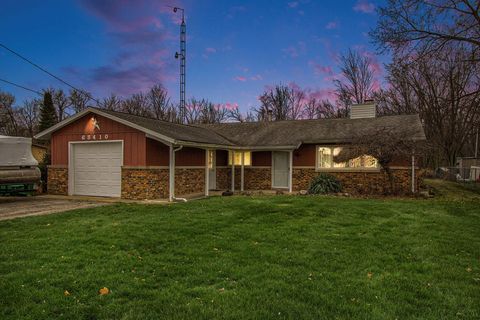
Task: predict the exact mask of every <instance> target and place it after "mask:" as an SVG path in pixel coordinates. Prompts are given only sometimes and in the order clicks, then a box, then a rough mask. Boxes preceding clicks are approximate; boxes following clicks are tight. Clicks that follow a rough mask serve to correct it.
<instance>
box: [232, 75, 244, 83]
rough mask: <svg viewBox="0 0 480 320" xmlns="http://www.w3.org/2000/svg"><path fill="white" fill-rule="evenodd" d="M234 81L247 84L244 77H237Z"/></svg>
mask: <svg viewBox="0 0 480 320" xmlns="http://www.w3.org/2000/svg"><path fill="white" fill-rule="evenodd" d="M233 80H235V81H241V82H245V81H247V78H246V77H244V76H236V77H235V78H233Z"/></svg>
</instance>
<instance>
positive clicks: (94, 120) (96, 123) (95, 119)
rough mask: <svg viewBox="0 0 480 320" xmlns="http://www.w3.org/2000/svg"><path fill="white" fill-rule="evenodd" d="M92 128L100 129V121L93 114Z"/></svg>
mask: <svg viewBox="0 0 480 320" xmlns="http://www.w3.org/2000/svg"><path fill="white" fill-rule="evenodd" d="M92 123H93V128H94V129H97V130H100V123H99V122H98V120H97V118H96V117H95V116H93V117H92Z"/></svg>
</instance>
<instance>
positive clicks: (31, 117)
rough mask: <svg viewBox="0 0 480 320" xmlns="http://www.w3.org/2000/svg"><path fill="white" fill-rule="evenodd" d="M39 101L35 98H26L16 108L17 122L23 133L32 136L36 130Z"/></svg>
mask: <svg viewBox="0 0 480 320" xmlns="http://www.w3.org/2000/svg"><path fill="white" fill-rule="evenodd" d="M41 103H42V102H41V101H39V100H37V99H32V100H26V101H25V102H24V103H23V106H22V107H20V108H19V109H18V110H17V118H18V123H19V125H20V127H21V128H22V130H23V131H24V134H23V135H25V136H28V137H33V136H34V135H35V134H36V133H37V132H38V120H39V117H40V104H41Z"/></svg>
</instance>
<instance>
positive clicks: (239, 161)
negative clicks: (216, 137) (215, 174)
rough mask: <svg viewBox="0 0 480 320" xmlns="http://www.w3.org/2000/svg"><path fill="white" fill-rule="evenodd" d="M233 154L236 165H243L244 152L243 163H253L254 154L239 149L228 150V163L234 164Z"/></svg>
mask: <svg viewBox="0 0 480 320" xmlns="http://www.w3.org/2000/svg"><path fill="white" fill-rule="evenodd" d="M232 154H233V157H234V163H235V165H236V166H241V165H242V154H244V159H243V165H244V166H250V165H252V154H251V152H250V151H244V152H239V151H228V165H229V166H231V165H232Z"/></svg>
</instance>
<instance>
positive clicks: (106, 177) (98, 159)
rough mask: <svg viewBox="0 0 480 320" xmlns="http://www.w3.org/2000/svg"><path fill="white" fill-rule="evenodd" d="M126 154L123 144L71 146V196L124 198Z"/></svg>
mask: <svg viewBox="0 0 480 320" xmlns="http://www.w3.org/2000/svg"><path fill="white" fill-rule="evenodd" d="M122 151H123V146H122V142H121V141H118V142H111V141H108V142H107V141H102V142H78V143H73V142H72V143H70V157H69V168H68V172H69V182H70V185H69V188H70V192H69V193H70V194H72V195H83V196H102V197H120V195H121V184H122V181H121V179H122V163H123V152H122Z"/></svg>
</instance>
